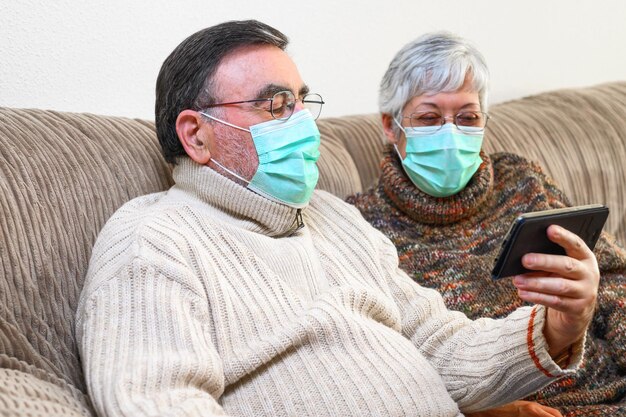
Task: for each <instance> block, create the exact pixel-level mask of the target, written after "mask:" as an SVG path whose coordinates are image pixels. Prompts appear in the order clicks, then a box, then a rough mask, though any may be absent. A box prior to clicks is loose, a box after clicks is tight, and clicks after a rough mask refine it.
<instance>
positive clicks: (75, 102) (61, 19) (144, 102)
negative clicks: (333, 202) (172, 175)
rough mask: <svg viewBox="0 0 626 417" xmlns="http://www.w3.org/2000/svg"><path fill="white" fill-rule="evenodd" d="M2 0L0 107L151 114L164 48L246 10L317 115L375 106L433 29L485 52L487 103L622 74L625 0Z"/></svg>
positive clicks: (625, 54) (622, 77)
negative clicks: (273, 38) (404, 52)
mask: <svg viewBox="0 0 626 417" xmlns="http://www.w3.org/2000/svg"><path fill="white" fill-rule="evenodd" d="M0 1H1V3H0V51H1V57H0V106H11V107H35V108H47V109H55V110H64V111H81V112H92V113H99V114H109V115H122V116H129V117H140V118H146V119H153V106H154V84H155V79H156V75H157V73H158V70H159V68H160V65H161V63H162V62H163V60H164V59H165V57H166V56H167V55H168V54H169V52H170V51H171V50H172V49H173V48H174V47H175V46H176V45H177V44H178V43H179V42H180V41H182V40H183V39H184V38H185V37H187V36H188V35H190V34H191V33H193V32H195V31H196V30H199V29H201V28H204V27H207V26H210V25H213V24H216V23H219V22H222V21H224V20H231V19H245V18H255V19H259V20H261V21H264V22H266V23H269V24H270V25H272V26H275V27H276V28H278V29H280V30H281V31H283V32H284V33H286V34H287V35H288V36H289V37H290V39H291V46H290V48H289V52H290V53H291V55H292V56H293V58H294V60H295V61H296V63H297V64H298V65H299V67H300V71H301V73H302V76H303V78H304V80H305V81H306V82H307V83H308V84H309V85H310V86H311V87H312V90H313V91H315V92H319V93H321V94H322V95H323V97H324V99H325V100H326V101H327V103H328V104H327V105H326V106H325V109H324V113H323V115H324V116H340V115H344V114H355V113H366V112H375V111H376V110H377V104H376V103H377V88H378V83H379V81H380V78H381V76H382V74H383V72H384V71H385V69H386V67H387V65H388V63H389V61H390V59H391V57H392V56H393V54H394V53H395V52H396V51H397V50H398V49H399V48H400V47H401V46H402V45H404V44H405V43H406V42H408V41H409V40H411V39H413V38H415V37H417V36H418V35H420V34H422V33H424V32H427V31H432V30H440V29H445V30H449V31H453V32H456V33H458V34H460V35H462V36H465V37H467V38H469V39H470V40H472V41H473V42H474V43H475V44H476V45H477V46H478V47H479V49H480V50H481V51H482V52H483V53H484V55H485V57H486V59H487V62H488V64H489V66H490V69H491V73H492V88H491V99H492V100H491V101H492V103H493V102H499V101H503V100H507V99H511V98H516V97H520V96H523V95H528V94H532V93H536V92H541V91H545V90H549V89H556V88H561V87H575V86H586V85H593V84H597V83H602V82H606V81H614V80H626V2H624V1H623V0H603V1H597V0H583V1H576V0H552V1H544V0H524V1H516V2H511V1H487V0H474V1H460V0H447V1H443V0H441V1H422V0H395V1H394V0H387V1H368V0H359V1H357V0H343V1H337V0H334V1H333V0H321V1H313V0H310V1H308V2H304V1H291V2H285V1H282V2H277V1H268V0H266V1H258V0H231V1H221V2H217V1H201V0H189V1H176V0H170V1H166V0H150V1H149V0H138V1H134V0H105V1H97V2H96V1H93V0H86V1H76V0H75V1H71V0H52V1H51V0H0Z"/></svg>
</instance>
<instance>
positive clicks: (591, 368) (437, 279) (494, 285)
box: [348, 147, 626, 417]
mask: <svg viewBox="0 0 626 417" xmlns="http://www.w3.org/2000/svg"><path fill="white" fill-rule="evenodd" d="M482 158H483V164H482V165H481V166H480V168H479V170H478V171H477V173H476V174H475V175H474V177H473V178H472V180H471V181H470V182H469V184H468V185H467V187H466V188H465V189H464V190H463V191H461V192H460V193H458V194H456V195H454V196H451V197H447V198H436V197H432V196H429V195H427V194H425V193H423V192H422V191H420V190H419V189H418V188H416V187H415V186H414V185H413V183H412V182H411V181H410V179H409V178H408V177H407V176H406V174H405V173H404V171H403V169H402V165H401V162H400V159H399V157H398V156H397V154H396V153H395V151H394V150H393V148H391V147H388V148H387V150H386V152H385V154H384V158H383V161H382V162H381V168H382V174H381V177H380V180H379V183H378V185H377V186H376V187H374V188H372V189H370V190H369V191H368V192H365V193H363V194H357V195H355V196H352V197H349V198H348V202H349V203H352V204H354V205H356V207H357V208H358V209H359V210H360V211H361V213H362V214H363V216H364V217H365V218H366V219H367V220H368V221H369V222H370V223H371V224H372V225H373V226H374V227H376V228H377V229H379V230H380V231H382V232H383V233H384V234H385V235H387V236H388V237H389V238H390V239H391V240H392V242H393V243H394V244H395V245H396V247H397V249H398V255H399V256H400V266H401V267H402V268H403V269H404V270H405V271H406V272H407V273H408V274H409V275H410V276H411V277H412V278H413V279H414V280H415V281H417V282H418V283H419V284H421V285H423V286H427V287H431V288H435V289H437V290H438V291H439V292H440V293H441V294H442V295H443V297H444V301H445V302H446V304H447V306H448V308H450V309H452V310H459V311H462V312H464V313H465V314H467V315H468V316H469V317H470V318H477V317H502V316H505V315H507V314H509V313H510V312H511V311H513V310H514V309H515V308H517V307H518V306H520V305H522V304H523V302H522V301H521V300H520V299H519V298H518V296H517V292H516V290H515V287H514V286H513V285H512V284H511V281H510V280H508V279H503V280H499V281H497V282H496V281H493V280H492V279H491V278H490V276H491V269H492V266H493V261H494V258H495V256H496V254H497V252H498V250H499V247H500V243H501V241H502V239H503V237H504V235H505V234H506V232H507V230H508V228H509V226H510V224H511V221H512V220H513V219H514V218H515V217H516V216H517V215H519V214H520V213H524V212H530V211H538V210H546V209H550V208H559V207H565V206H569V205H571V204H570V202H569V200H568V198H567V197H566V196H565V195H564V194H563V193H562V192H561V191H560V190H559V188H558V187H557V185H556V184H555V183H554V182H553V181H552V180H551V179H550V178H548V177H547V176H546V175H545V174H544V173H543V172H542V170H541V168H540V167H539V166H538V165H537V164H535V163H532V162H529V161H527V160H525V159H523V158H522V157H520V156H516V155H512V154H508V153H497V154H492V155H486V154H484V153H483V154H482ZM589 203H594V202H589ZM594 252H595V254H596V257H597V259H598V263H599V267H600V271H601V276H602V279H601V282H600V289H599V299H598V308H597V312H596V315H595V317H594V320H593V323H592V326H591V327H590V329H589V334H588V337H587V346H586V359H585V362H584V365H583V368H582V369H581V370H580V371H579V372H578V373H577V374H576V375H575V376H568V377H566V378H564V379H561V380H559V381H557V382H555V383H553V384H552V385H550V386H549V387H547V388H545V389H544V390H542V391H540V392H539V393H538V394H536V395H534V396H533V397H532V398H530V399H531V400H536V401H539V402H540V403H542V404H546V405H549V406H552V407H555V408H558V409H559V410H560V411H561V412H562V413H563V414H564V415H565V416H569V417H574V416H611V417H615V416H626V251H624V250H623V249H622V248H620V247H619V246H618V245H617V244H616V243H615V242H614V240H613V239H612V238H611V237H610V236H609V235H607V234H603V235H602V236H601V238H600V240H599V241H598V243H597V245H596V248H595V251H594Z"/></svg>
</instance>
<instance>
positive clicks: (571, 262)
mask: <svg viewBox="0 0 626 417" xmlns="http://www.w3.org/2000/svg"><path fill="white" fill-rule="evenodd" d="M592 256H593V254H592ZM522 265H524V267H525V268H527V269H530V270H533V271H545V272H552V273H554V274H556V275H559V276H565V277H568V278H572V279H582V278H584V277H585V276H586V266H585V264H584V263H583V262H582V261H580V260H578V259H575V258H573V257H571V256H564V255H548V254H545V253H527V254H526V255H524V256H523V257H522Z"/></svg>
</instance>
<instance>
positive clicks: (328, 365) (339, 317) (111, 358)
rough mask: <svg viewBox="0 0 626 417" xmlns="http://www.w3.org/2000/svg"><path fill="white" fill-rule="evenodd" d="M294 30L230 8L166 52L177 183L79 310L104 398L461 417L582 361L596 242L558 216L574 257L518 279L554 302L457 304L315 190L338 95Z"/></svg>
mask: <svg viewBox="0 0 626 417" xmlns="http://www.w3.org/2000/svg"><path fill="white" fill-rule="evenodd" d="M286 45H287V38H286V37H285V36H284V35H283V34H282V33H280V32H279V31H277V30H275V29H273V28H271V27H269V26H267V25H265V24H262V23H259V22H256V21H242V22H227V23H224V24H220V25H217V26H213V27H210V28H207V29H205V30H202V31H200V32H198V33H195V34H193V35H192V36H190V37H189V38H187V39H186V40H185V41H183V42H182V43H181V44H180V45H179V46H178V47H177V48H176V49H175V50H174V51H173V52H172V54H171V55H170V56H169V57H168V58H167V59H166V60H165V62H164V64H163V66H162V68H161V71H160V73H159V77H158V80H157V99H156V125H157V133H158V136H159V141H160V143H161V145H162V148H163V153H164V155H165V157H166V159H167V160H168V161H170V162H172V163H174V164H175V167H174V172H173V177H174V180H175V185H174V186H173V187H172V188H171V189H170V190H168V191H167V192H163V193H158V194H152V195H147V196H144V197H140V198H137V199H135V200H132V201H130V202H129V203H127V204H126V205H124V206H123V207H122V208H120V209H119V210H118V212H116V213H115V215H114V216H113V217H112V218H111V219H110V220H109V222H108V223H107V224H106V226H105V227H104V229H103V230H102V232H101V234H100V236H99V238H98V240H97V242H96V245H95V247H94V250H93V255H92V260H91V264H90V268H89V272H88V276H87V278H86V283H85V287H84V290H83V293H82V295H81V299H80V305H79V308H78V318H77V330H76V331H77V337H78V340H79V348H80V352H81V356H82V360H83V364H84V371H85V377H86V379H87V386H88V388H89V392H90V395H91V398H92V401H93V404H94V406H95V408H96V409H97V410H98V412H99V413H100V414H102V415H107V416H122V415H127V416H142V415H168V416H173V415H186V416H210V415H225V414H226V415H233V416H235V415H236V416H314V415H315V416H362V415H379V416H459V415H462V414H461V411H460V410H463V411H473V410H480V409H485V408H489V407H493V406H496V405H500V404H504V403H507V402H510V401H512V400H515V399H517V398H521V397H524V396H526V395H528V394H529V393H531V392H533V391H536V390H538V389H540V388H541V387H543V386H545V385H546V384H548V383H550V382H552V381H553V380H554V379H555V378H558V377H560V376H563V375H567V374H570V373H573V372H575V369H576V367H577V366H578V365H579V363H580V361H581V356H582V339H583V336H584V333H585V330H586V328H587V326H588V324H589V320H590V317H591V316H592V313H593V309H594V304H595V295H596V293H597V286H598V268H597V264H596V261H595V258H594V256H593V254H592V253H591V251H589V249H588V248H587V247H586V246H584V245H581V244H580V242H581V240H580V239H579V238H578V237H576V236H574V235H572V234H570V233H568V232H567V231H565V230H563V229H559V228H555V227H552V228H551V229H549V231H550V237H551V239H553V240H554V241H555V242H557V243H559V244H560V245H561V246H563V247H564V248H565V249H566V251H567V253H568V255H569V256H563V257H558V256H548V255H533V256H529V257H527V258H526V261H525V262H526V266H527V267H529V268H530V269H536V270H545V271H551V272H552V273H553V274H554V275H556V276H557V277H555V278H554V282H555V284H546V283H545V282H544V281H543V280H533V279H532V275H528V276H523V277H521V278H520V279H519V280H517V281H516V282H517V284H516V285H518V286H519V287H520V293H521V294H523V296H524V297H525V299H526V300H527V301H531V302H536V303H538V305H536V306H535V307H533V308H530V307H527V308H520V309H519V310H516V311H515V312H513V313H512V314H511V315H510V316H508V317H506V318H504V319H501V320H490V319H481V320H476V321H471V320H469V319H468V318H467V317H465V316H464V315H463V314H461V313H458V312H452V311H448V310H447V309H446V308H445V306H444V304H443V301H442V299H441V297H440V295H439V294H438V293H437V292H435V291H434V290H431V289H426V288H423V287H420V286H419V285H417V284H415V283H414V282H413V281H412V280H411V279H410V278H409V277H408V276H407V275H406V274H405V273H404V272H402V271H401V270H400V269H399V268H398V258H397V254H396V250H395V248H394V246H393V245H392V244H391V242H390V241H389V240H388V239H387V238H385V237H384V236H383V235H382V234H381V233H379V232H378V231H376V230H375V229H373V228H372V227H371V226H370V225H369V224H368V223H367V222H366V221H365V220H363V218H362V217H361V216H360V214H359V213H358V211H357V210H356V209H355V208H353V207H351V206H349V205H347V204H346V203H344V202H342V201H340V200H339V199H337V198H335V197H333V196H331V195H329V194H328V193H325V192H321V191H315V192H314V191H313V188H314V187H315V184H316V181H317V176H318V173H317V167H316V160H317V158H318V156H319V152H318V147H319V139H320V137H319V132H318V130H317V128H316V125H315V119H316V117H317V116H318V115H319V111H320V109H321V105H322V104H323V101H322V99H321V97H320V96H318V95H315V94H309V89H308V87H307V86H306V84H305V83H304V82H303V81H302V79H301V77H300V74H299V73H298V70H297V68H296V66H295V64H294V63H293V61H292V60H291V59H290V58H289V56H288V55H287V54H286V53H285V51H284V49H285V47H286ZM537 282H539V283H540V285H539V284H537ZM562 352H570V353H571V354H566V355H563V354H562ZM561 357H563V360H561Z"/></svg>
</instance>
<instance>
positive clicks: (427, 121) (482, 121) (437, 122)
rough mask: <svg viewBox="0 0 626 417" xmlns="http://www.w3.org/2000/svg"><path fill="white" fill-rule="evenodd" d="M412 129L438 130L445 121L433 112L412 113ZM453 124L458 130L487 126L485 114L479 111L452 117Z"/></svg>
mask: <svg viewBox="0 0 626 417" xmlns="http://www.w3.org/2000/svg"><path fill="white" fill-rule="evenodd" d="M409 118H410V122H411V126H412V127H420V128H424V127H432V128H433V130H439V129H440V128H441V126H443V125H444V124H445V123H446V119H445V118H444V117H443V116H442V115H440V114H438V113H433V112H419V113H413V114H411V115H410V116H409ZM454 124H455V125H456V126H457V127H458V128H459V129H460V130H463V128H472V129H475V128H483V129H484V128H485V126H486V125H487V114H486V113H484V112H480V111H466V112H461V113H459V114H457V115H456V116H454Z"/></svg>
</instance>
